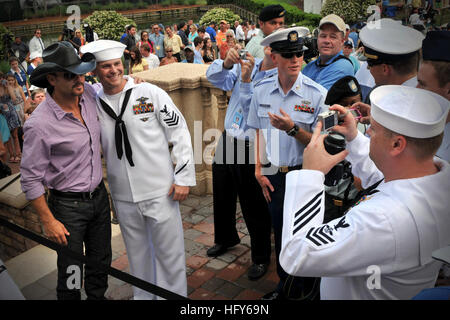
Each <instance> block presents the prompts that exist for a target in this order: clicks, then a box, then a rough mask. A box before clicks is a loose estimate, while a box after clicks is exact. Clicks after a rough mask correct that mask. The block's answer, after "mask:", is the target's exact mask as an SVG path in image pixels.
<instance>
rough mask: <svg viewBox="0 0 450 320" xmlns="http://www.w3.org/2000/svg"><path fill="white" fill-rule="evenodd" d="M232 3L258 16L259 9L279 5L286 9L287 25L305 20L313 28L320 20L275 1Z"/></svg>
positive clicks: (222, 0)
mask: <svg viewBox="0 0 450 320" xmlns="http://www.w3.org/2000/svg"><path fill="white" fill-rule="evenodd" d="M230 2H231V1H229V0H207V3H208V5H216V4H228V3H230ZM233 3H234V4H235V5H237V6H240V7H242V8H244V9H246V10H248V11H251V12H253V13H255V14H259V12H260V11H261V9H262V8H264V7H266V6H268V5H272V4H281V5H282V6H283V8H285V9H286V17H285V22H286V24H288V25H290V24H293V23H295V24H297V23H303V21H304V20H305V21H307V23H310V24H311V25H313V26H318V25H319V21H320V19H321V16H320V15H318V14H313V13H305V12H303V11H302V10H300V9H299V8H297V7H296V6H293V5H290V4H288V3H284V2H283V3H280V1H275V0H236V1H234V2H233Z"/></svg>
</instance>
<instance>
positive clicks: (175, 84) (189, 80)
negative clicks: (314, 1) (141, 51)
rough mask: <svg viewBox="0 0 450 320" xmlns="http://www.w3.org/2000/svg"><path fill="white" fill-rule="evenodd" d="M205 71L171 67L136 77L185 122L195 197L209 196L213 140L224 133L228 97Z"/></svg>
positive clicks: (198, 66) (201, 67) (183, 65)
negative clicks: (191, 151) (173, 107)
mask: <svg viewBox="0 0 450 320" xmlns="http://www.w3.org/2000/svg"><path fill="white" fill-rule="evenodd" d="M207 69H208V65H202V64H190V63H173V64H169V65H165V66H162V67H158V68H156V69H152V70H148V71H144V72H140V73H138V74H136V76H138V77H140V78H142V79H143V80H144V81H147V82H149V83H152V84H154V85H156V86H158V87H160V88H161V89H163V90H164V91H166V92H167V93H168V94H169V96H170V97H171V99H172V100H173V102H174V103H175V105H176V106H177V107H178V109H180V111H181V113H182V114H183V116H184V118H185V119H186V122H187V125H188V128H189V132H190V134H191V142H192V147H193V148H194V160H195V176H196V181H197V185H196V186H195V187H193V188H191V193H192V194H195V195H204V194H206V193H212V172H211V163H212V156H213V152H214V149H215V144H216V142H217V139H214V137H217V138H218V137H219V135H220V134H221V132H222V131H223V123H224V120H225V113H226V108H227V93H226V92H224V91H222V90H220V89H217V88H215V87H213V86H212V84H211V83H210V82H209V81H208V80H207V79H206V70H207ZM205 133H206V134H205Z"/></svg>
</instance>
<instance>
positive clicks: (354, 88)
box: [325, 76, 361, 106]
mask: <svg viewBox="0 0 450 320" xmlns="http://www.w3.org/2000/svg"><path fill="white" fill-rule="evenodd" d="M358 94H359V95H361V87H360V85H359V83H358V80H356V78H355V77H353V76H345V77H343V78H341V79H339V80H338V81H336V82H335V83H334V84H333V85H332V86H331V88H330V90H328V93H327V97H326V99H325V104H327V105H330V106H331V105H333V104H335V103H338V102H339V101H340V100H341V99H344V98H347V97H354V96H356V95H358Z"/></svg>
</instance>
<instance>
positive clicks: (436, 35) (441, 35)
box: [422, 31, 450, 62]
mask: <svg viewBox="0 0 450 320" xmlns="http://www.w3.org/2000/svg"><path fill="white" fill-rule="evenodd" d="M449 52H450V31H429V32H427V36H426V37H425V39H423V41H422V55H423V60H432V61H447V62H448V61H450V53H449Z"/></svg>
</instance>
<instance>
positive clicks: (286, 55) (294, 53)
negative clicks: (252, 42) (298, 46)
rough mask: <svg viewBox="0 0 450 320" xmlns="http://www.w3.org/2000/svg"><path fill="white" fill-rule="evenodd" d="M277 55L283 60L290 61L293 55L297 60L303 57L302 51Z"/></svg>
mask: <svg viewBox="0 0 450 320" xmlns="http://www.w3.org/2000/svg"><path fill="white" fill-rule="evenodd" d="M277 53H279V54H280V55H281V56H282V57H283V58H284V59H291V58H292V57H293V56H294V55H295V56H296V57H297V58H300V57H302V56H303V51H295V52H283V53H281V52H277Z"/></svg>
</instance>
